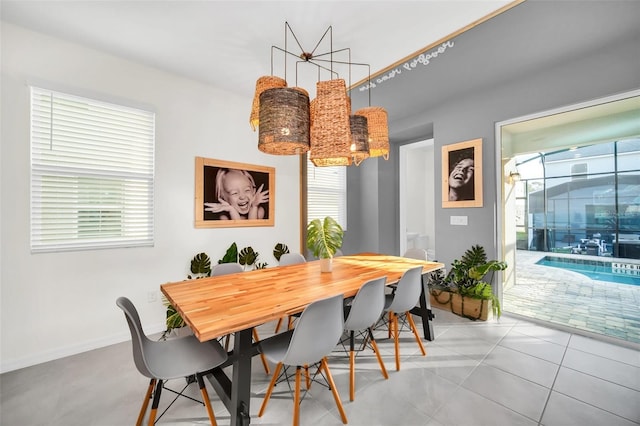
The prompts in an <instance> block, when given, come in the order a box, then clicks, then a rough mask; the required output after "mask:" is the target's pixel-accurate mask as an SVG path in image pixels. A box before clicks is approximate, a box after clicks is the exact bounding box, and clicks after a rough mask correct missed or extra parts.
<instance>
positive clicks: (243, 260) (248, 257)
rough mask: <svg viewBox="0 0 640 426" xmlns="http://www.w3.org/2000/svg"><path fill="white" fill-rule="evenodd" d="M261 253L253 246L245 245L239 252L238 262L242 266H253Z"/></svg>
mask: <svg viewBox="0 0 640 426" xmlns="http://www.w3.org/2000/svg"><path fill="white" fill-rule="evenodd" d="M258 256H260V253H258V252H257V251H254V250H253V248H252V247H245V248H243V249H242V250H240V253H239V254H238V263H240V264H241V265H242V266H252V265H253V264H254V263H256V261H257V260H258Z"/></svg>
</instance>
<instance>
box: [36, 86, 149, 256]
mask: <svg viewBox="0 0 640 426" xmlns="http://www.w3.org/2000/svg"><path fill="white" fill-rule="evenodd" d="M154 143H155V114H154V113H152V112H148V111H142V110H138V109H134V108H129V107H123V106H119V105H114V104H108V103H105V102H100V101H95V100H91V99H86V98H81V97H77V96H72V95H67V94H63V93H58V92H53V91H50V90H44V89H40V88H36V87H31V250H32V251H33V252H40V251H61V250H80V249H92V248H106V247H133V246H151V245H153V178H154Z"/></svg>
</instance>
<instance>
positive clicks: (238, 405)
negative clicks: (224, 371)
mask: <svg viewBox="0 0 640 426" xmlns="http://www.w3.org/2000/svg"><path fill="white" fill-rule="evenodd" d="M233 340H234V342H233V352H234V354H235V355H236V356H235V360H234V361H233V373H232V377H231V383H232V385H231V406H230V407H229V412H230V413H231V423H230V424H231V425H234V426H248V425H249V423H250V422H251V418H250V416H249V414H250V411H249V402H250V401H251V357H252V352H253V351H252V340H251V329H248V330H242V331H238V332H236V334H235V337H234V339H233Z"/></svg>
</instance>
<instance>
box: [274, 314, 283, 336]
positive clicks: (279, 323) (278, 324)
mask: <svg viewBox="0 0 640 426" xmlns="http://www.w3.org/2000/svg"><path fill="white" fill-rule="evenodd" d="M281 325H282V317H280V319H279V320H278V323H277V324H276V331H275V332H274V333H276V334H277V333H278V331H280V326H281Z"/></svg>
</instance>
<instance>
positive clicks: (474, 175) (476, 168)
mask: <svg viewBox="0 0 640 426" xmlns="http://www.w3.org/2000/svg"><path fill="white" fill-rule="evenodd" d="M454 173H455V175H454ZM452 207H456V208H458V207H482V139H473V140H469V141H465V142H459V143H455V144H452V145H445V146H443V147H442V208H452Z"/></svg>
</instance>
